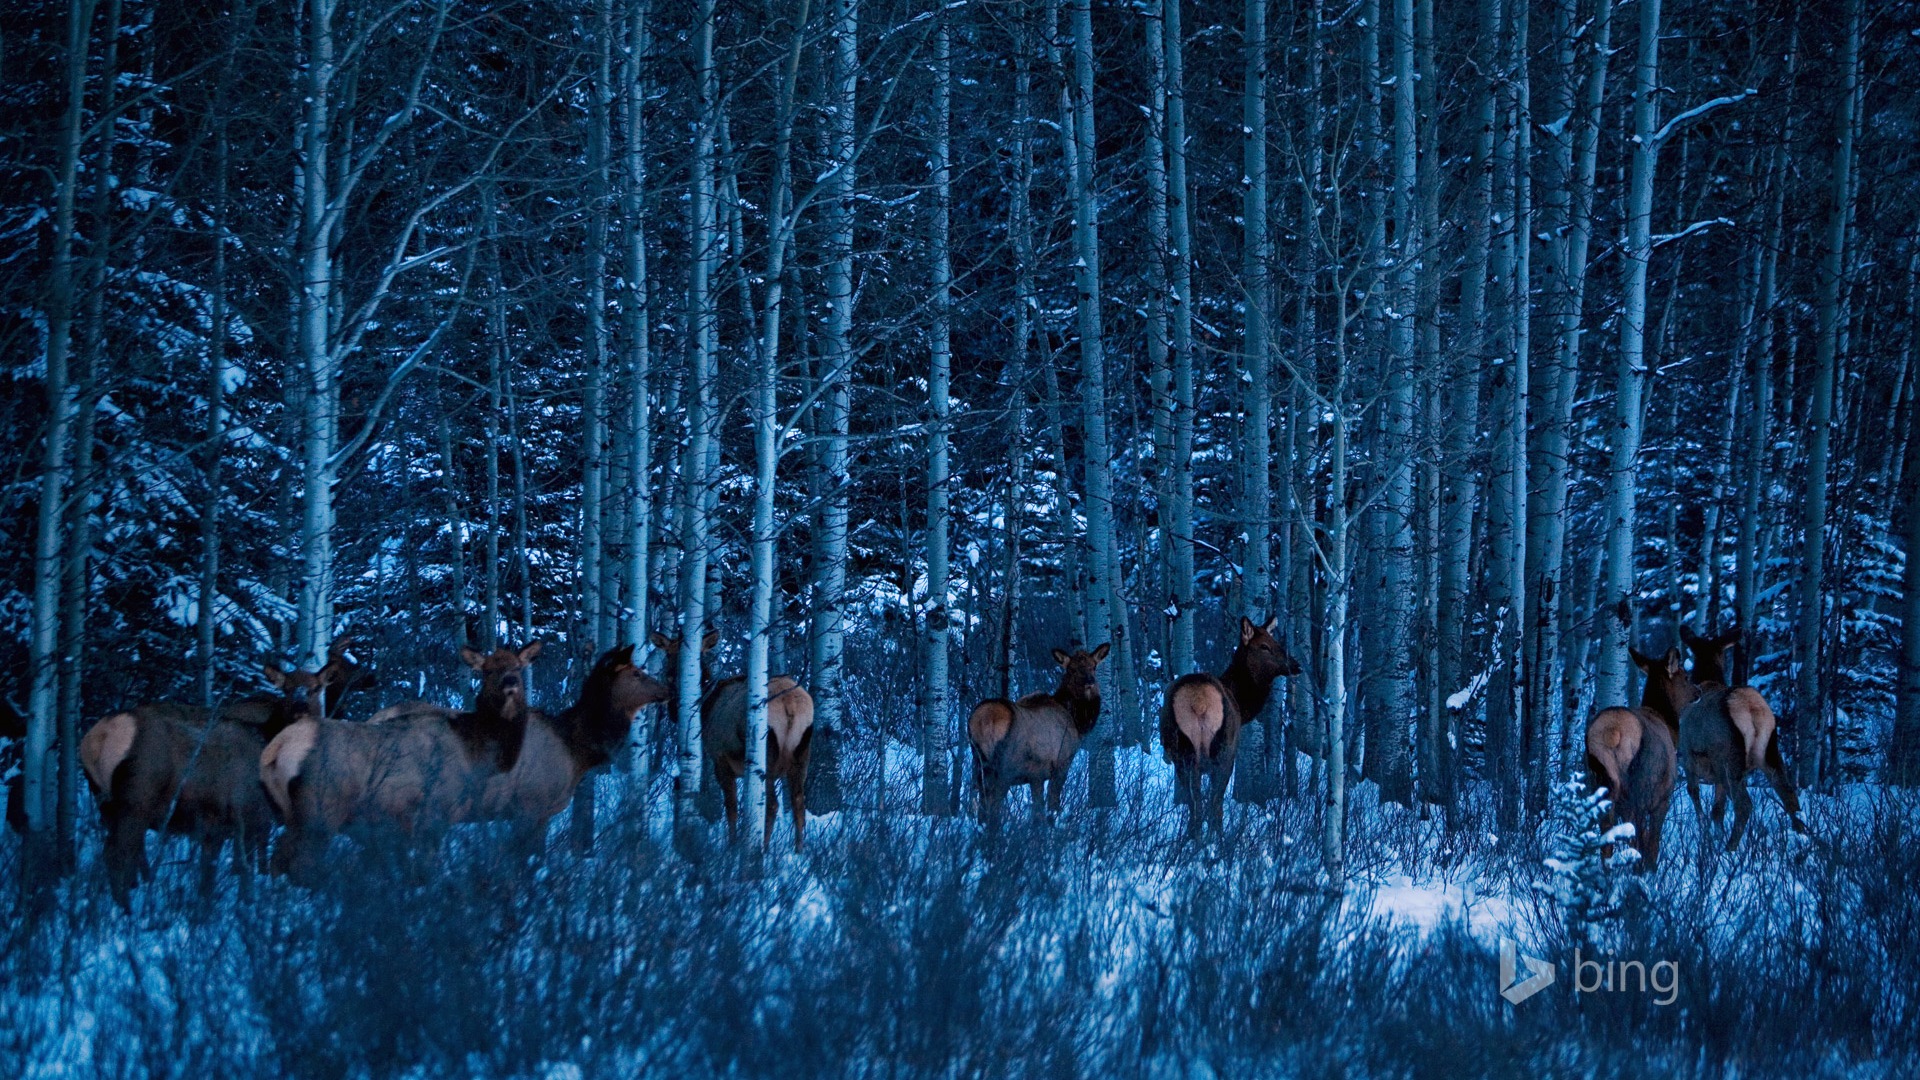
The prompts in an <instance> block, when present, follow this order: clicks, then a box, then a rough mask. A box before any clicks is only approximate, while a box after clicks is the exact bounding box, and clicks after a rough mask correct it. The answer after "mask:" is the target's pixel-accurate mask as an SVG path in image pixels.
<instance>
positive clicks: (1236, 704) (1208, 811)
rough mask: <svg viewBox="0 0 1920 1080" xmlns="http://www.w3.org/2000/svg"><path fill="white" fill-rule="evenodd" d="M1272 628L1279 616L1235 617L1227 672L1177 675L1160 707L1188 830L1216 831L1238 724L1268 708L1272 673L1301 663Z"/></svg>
mask: <svg viewBox="0 0 1920 1080" xmlns="http://www.w3.org/2000/svg"><path fill="white" fill-rule="evenodd" d="M1278 627H1279V620H1278V619H1270V620H1268V622H1267V624H1266V625H1265V626H1256V625H1255V624H1254V622H1253V620H1252V619H1249V618H1247V617H1245V616H1241V618H1240V644H1239V645H1238V646H1237V647H1236V648H1235V649H1234V650H1233V659H1232V661H1231V662H1229V663H1228V664H1227V670H1226V673H1225V674H1224V675H1221V676H1220V677H1219V678H1215V677H1214V676H1212V675H1209V674H1207V673H1205V672H1198V673H1195V674H1192V675H1183V676H1181V677H1180V678H1179V680H1177V681H1176V682H1175V683H1174V684H1173V686H1172V687H1170V688H1169V689H1168V690H1167V700H1166V703H1165V704H1163V705H1162V706H1161V707H1160V749H1161V752H1162V753H1163V754H1164V755H1165V756H1166V759H1167V760H1168V761H1169V762H1172V763H1173V770H1174V779H1175V782H1176V783H1177V784H1178V785H1179V787H1180V789H1181V790H1182V791H1184V792H1186V794H1187V808H1188V817H1187V832H1188V834H1189V835H1191V836H1198V835H1200V832H1201V829H1202V827H1203V826H1204V825H1205V824H1206V823H1208V822H1211V823H1212V824H1213V827H1214V830H1215V832H1218V831H1219V830H1220V826H1221V816H1222V814H1223V812H1224V811H1223V806H1224V800H1225V797H1226V793H1227V781H1228V779H1229V778H1231V777H1232V776H1233V761H1234V756H1235V754H1236V753H1237V752H1238V748H1239V743H1240V728H1241V726H1242V725H1243V724H1246V723H1249V722H1251V721H1252V720H1253V719H1254V718H1255V717H1257V716H1259V715H1260V710H1262V709H1264V708H1266V707H1267V697H1268V695H1269V694H1270V693H1271V692H1272V690H1273V681H1274V680H1275V679H1278V678H1280V677H1281V676H1283V675H1298V674H1300V663H1299V661H1297V660H1295V659H1294V658H1293V657H1292V656H1289V655H1288V654H1287V649H1286V646H1285V645H1283V644H1281V642H1280V640H1279V639H1278V638H1276V637H1274V636H1273V633H1274V631H1275V630H1276V629H1277V628H1278Z"/></svg>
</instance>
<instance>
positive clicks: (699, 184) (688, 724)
mask: <svg viewBox="0 0 1920 1080" xmlns="http://www.w3.org/2000/svg"><path fill="white" fill-rule="evenodd" d="M713 9H714V3H713V0H702V2H701V4H700V10H699V15H698V17H697V19H696V21H695V24H694V65H695V66H694V80H695V86H696V88H697V93H698V105H699V111H698V113H697V116H698V120H697V124H698V126H697V127H696V129H695V132H696V133H695V136H694V149H693V177H692V185H691V188H692V190H691V193H690V194H691V198H690V199H689V200H688V209H687V227H688V234H689V236H690V237H691V239H692V242H693V259H692V262H691V265H690V266H689V270H688V275H687V317H688V322H689V330H690V333H689V334H688V335H687V383H686V393H685V400H686V407H687V445H686V456H685V459H684V460H683V462H682V464H681V470H682V474H683V476H684V477H685V479H684V481H683V483H682V484H681V497H680V522H679V527H678V530H677V531H678V532H679V534H680V542H681V545H682V552H681V556H680V611H679V623H680V625H679V630H680V634H679V636H680V666H679V685H678V686H676V687H674V688H673V689H674V698H673V700H674V701H675V702H676V703H677V705H678V707H679V710H680V715H679V717H678V719H679V736H680V738H679V749H680V770H679V779H678V783H677V785H676V788H675V796H676V797H675V799H674V806H673V811H674V828H675V832H676V834H677V835H679V836H681V837H683V838H684V837H686V836H688V835H689V833H688V830H690V829H691V828H692V827H693V825H694V822H695V821H696V820H697V819H698V814H697V811H696V810H695V808H694V799H695V797H696V796H698V795H699V792H700V780H701V775H700V766H701V748H700V689H701V688H700V654H701V652H702V650H701V647H700V646H701V643H702V639H703V638H704V637H705V636H706V632H707V626H706V620H707V602H706V600H707V596H706V576H707V528H708V521H707V490H708V488H709V487H710V486H711V484H712V476H711V473H710V462H709V455H708V448H709V443H710V441H711V438H712V433H711V427H712V422H711V420H710V418H709V414H710V412H711V411H712V409H713V406H714V398H715V392H714V386H713V382H714V371H713V347H714V318H715V315H716V312H715V311H714V309H713V298H712V295H711V282H712V278H713V272H714V265H715V263H716V261H717V260H718V259H719V257H720V245H721V242H722V241H721V237H720V228H719V219H718V215H717V213H716V211H715V206H714V201H715V200H714V194H715V192H714V160H713V151H714V135H715V131H716V128H717V127H718V119H719V107H720V103H719V95H718V88H717V86H716V80H715V73H714V61H713V22H714V10H713Z"/></svg>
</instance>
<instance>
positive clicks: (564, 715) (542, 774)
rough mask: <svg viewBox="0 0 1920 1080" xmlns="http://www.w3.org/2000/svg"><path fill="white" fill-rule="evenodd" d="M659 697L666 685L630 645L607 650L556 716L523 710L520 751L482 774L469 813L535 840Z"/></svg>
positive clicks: (664, 694) (534, 842) (618, 749)
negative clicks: (502, 767)
mask: <svg viewBox="0 0 1920 1080" xmlns="http://www.w3.org/2000/svg"><path fill="white" fill-rule="evenodd" d="M665 700H667V688H666V687H665V686H662V685H661V684H660V683H659V682H658V681H656V680H655V679H654V678H653V677H652V676H650V675H648V674H647V673H646V670H645V669H644V668H641V667H640V666H639V665H637V664H635V663H634V662H633V646H631V645H622V646H620V647H619V648H616V649H612V650H609V651H608V652H607V653H605V654H604V655H602V656H601V657H600V659H599V660H598V661H597V662H596V663H595V664H594V666H593V669H592V670H591V671H589V672H588V673H587V678H586V681H585V682H584V683H583V684H582V685H581V688H580V700H579V701H577V702H575V703H574V704H573V705H571V706H569V707H568V708H566V709H565V710H563V711H562V712H561V713H559V714H558V715H557V716H551V717H549V716H546V715H544V714H542V713H539V712H533V713H531V714H529V715H528V718H527V724H526V736H525V738H524V740H523V741H522V743H521V746H520V751H519V755H518V756H517V758H516V759H515V760H514V762H513V765H512V766H511V767H510V768H508V769H507V770H506V771H505V772H502V773H498V774H496V775H494V776H492V777H490V778H488V779H487V781H486V787H485V789H484V790H483V791H482V793H481V797H480V806H479V810H478V812H477V814H475V817H476V818H477V819H479V820H487V821H511V822H513V824H514V830H515V832H516V833H517V834H519V835H520V837H521V843H522V844H523V845H524V846H528V847H537V846H538V844H539V842H540V841H541V840H543V839H544V838H545V836H546V828H547V822H548V821H549V820H550V819H551V818H552V817H553V815H555V814H557V813H559V812H560V811H561V810H563V809H565V808H566V806H567V804H568V803H569V802H571V801H572V800H573V797H574V792H575V791H576V790H577V789H578V788H579V786H580V782H581V780H582V779H583V778H585V777H586V775H587V774H588V773H589V772H591V771H593V770H594V769H598V768H600V767H602V766H604V765H607V764H608V763H610V762H612V761H613V759H614V756H615V755H616V754H618V753H620V752H621V751H622V750H623V749H624V748H625V747H626V746H627V744H628V742H629V740H631V739H632V737H633V719H634V716H635V715H637V714H638V713H639V711H640V710H641V709H644V708H646V707H647V706H648V705H652V704H654V703H656V702H660V701H665Z"/></svg>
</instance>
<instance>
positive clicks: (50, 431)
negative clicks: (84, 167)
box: [21, 0, 93, 834]
mask: <svg viewBox="0 0 1920 1080" xmlns="http://www.w3.org/2000/svg"><path fill="white" fill-rule="evenodd" d="M92 24H93V4H92V3H91V0H77V2H75V3H73V4H71V5H70V6H69V7H68V9H67V48H66V57H65V60H66V72H65V74H66V92H67V100H66V103H65V107H64V111H63V114H62V118H61V124H60V154H59V158H58V163H57V164H56V166H55V169H56V170H57V171H56V172H55V174H54V209H53V252H52V256H51V259H50V260H49V269H48V272H47V301H46V313H47V316H46V317H47V338H46V358H47V378H46V389H47V414H48V416H47V434H46V442H45V444H44V447H43V450H42V458H41V460H42V465H41V473H40V506H39V509H38V511H37V512H36V516H35V526H34V542H33V630H32V638H31V639H30V642H29V646H28V652H29V664H30V667H31V670H32V676H31V677H32V689H31V690H30V692H29V696H28V704H27V746H26V763H25V775H24V777H23V778H22V781H21V782H22V785H23V789H22V792H21V797H22V801H23V802H24V803H25V806H26V813H27V829H28V831H29V833H31V834H44V833H45V832H46V831H47V830H48V829H50V828H52V827H53V825H54V811H55V807H54V795H55V794H56V793H57V787H58V777H57V776H56V775H55V773H54V770H53V763H52V762H51V761H50V760H49V754H50V752H51V751H52V749H53V743H54V727H55V720H56V718H55V713H56V711H57V705H58V702H57V700H56V699H57V694H58V692H59V680H58V672H57V669H56V663H55V662H56V656H57V650H58V647H59V628H60V577H61V573H62V553H63V549H64V537H63V533H64V531H65V530H64V529H63V528H62V524H63V522H62V515H61V513H60V507H61V504H62V502H63V500H64V499H65V498H66V492H67V482H68V479H69V477H70V475H71V472H72V468H73V462H72V460H71V458H70V456H69V455H70V448H69V446H68V440H69V435H70V430H71V425H72V422H73V414H74V407H75V397H76V393H77V389H78V388H77V387H75V386H74V385H73V383H72V381H71V380H70V378H69V372H68V370H67V368H68V360H69V357H70V356H71V355H72V347H73V339H72V331H73V299H74V263H73V230H74V217H75V214H74V189H75V187H76V186H78V185H77V181H78V178H79V171H80V143H81V139H82V135H83V127H82V123H83V120H84V117H85V109H86V87H87V37H88V30H89V29H90V28H91V26H92Z"/></svg>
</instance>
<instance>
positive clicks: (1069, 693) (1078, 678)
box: [1053, 645, 1110, 705]
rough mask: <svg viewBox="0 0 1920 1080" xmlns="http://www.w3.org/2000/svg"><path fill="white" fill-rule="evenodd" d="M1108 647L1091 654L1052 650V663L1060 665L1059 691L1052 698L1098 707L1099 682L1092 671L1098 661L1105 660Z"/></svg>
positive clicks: (1102, 647)
mask: <svg viewBox="0 0 1920 1080" xmlns="http://www.w3.org/2000/svg"><path fill="white" fill-rule="evenodd" d="M1109 648H1110V645H1102V646H1100V647H1099V648H1097V649H1094V650H1093V651H1092V652H1083V651H1081V650H1079V649H1075V650H1074V651H1073V652H1071V653H1069V652H1067V651H1066V650H1065V649H1055V650H1053V661H1054V663H1056V664H1059V665H1060V668H1061V671H1060V689H1058V690H1055V691H1054V692H1053V696H1054V697H1056V698H1059V699H1061V700H1062V701H1066V702H1069V703H1075V704H1084V705H1099V704H1100V680H1099V679H1098V678H1096V677H1095V674H1094V669H1095V668H1097V667H1099V666H1100V661H1102V660H1105V659H1106V658H1107V651H1108V649H1109Z"/></svg>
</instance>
